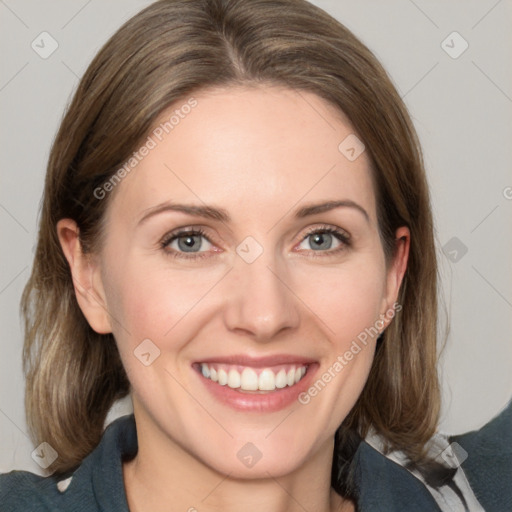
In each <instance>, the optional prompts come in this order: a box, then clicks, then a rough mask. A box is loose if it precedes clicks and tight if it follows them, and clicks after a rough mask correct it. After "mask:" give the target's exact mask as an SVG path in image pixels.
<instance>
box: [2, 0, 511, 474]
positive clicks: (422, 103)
mask: <svg viewBox="0 0 512 512" xmlns="http://www.w3.org/2000/svg"><path fill="white" fill-rule="evenodd" d="M149 3H150V2H148V1H137V0H110V1H108V2H100V1H99V0H89V1H87V0H66V1H65V0H52V1H46V2H39V1H36V0H0V42H1V45H2V48H3V52H2V53H1V57H0V115H1V123H0V130H1V134H0V144H1V149H0V150H1V155H2V159H1V168H0V169H1V178H0V226H1V230H0V236H1V242H0V243H1V268H0V318H1V322H2V323H1V337H0V472H5V471H9V470H11V469H27V470H30V471H33V472H35V473H41V470H40V468H39V466H38V465H37V464H36V463H35V462H34V461H33V460H32V458H31V452H32V450H33V446H32V445H31V443H30V441H29V439H28V437H27V435H26V424H25V418H24V410H23V391H24V382H23V375H22V371H21V351H22V335H21V328H20V319H19V313H18V304H19V299H20V296H21V292H22V289H23V286H24V284H25V282H26V280H27V278H28V276H29V273H30V267H31V264H32V258H33V252H32V249H33V246H34V243H35V237H36V225H37V223H36V222H37V215H38V208H39V202H40V197H41V194H42V189H43V179H44V171H45V166H46V160H47V158H48V153H49V149H50V144H51V141H52V139H53V137H54V135H55V132H56V130H57V127H58V124H59V121H60V119H61V116H62V113H63V109H64V107H65V105H66V103H67V102H68V100H69V99H70V97H71V94H72V92H73V91H74V89H75V87H76V85H77V83H78V80H79V77H80V76H81V75H82V73H83V72H84V71H85V69H86V67H87V65H88V64H89V62H90V60H91V59H92V57H93V56H94V54H95V53H96V52H97V50H98V49H99V48H100V47H101V45H102V44H103V43H104V42H105V41H106V39H107V38H108V37H109V36H110V35H111V34H112V33H113V32H114V31H115V30H116V29H117V28H118V27H119V26H120V25H121V23H122V22H123V21H124V20H125V19H127V18H129V17H130V16H132V15H133V14H135V13H136V12H137V11H138V10H140V9H141V8H142V7H144V6H146V5H148V4H149ZM313 3H315V4H317V5H319V6H320V7H322V8H324V9H325V10H327V11H328V12H329V13H331V14H332V15H334V16H335V17H336V18H337V19H339V20H340V21H341V22H342V23H344V24H345V25H346V26H347V27H348V28H350V29H351V30H352V31H353V32H354V33H355V34H356V35H357V36H359V37H360V38H361V39H362V40H363V42H364V43H365V44H367V45H368V46H369V47H370V49H372V50H373V51H374V53H375V54H376V55H377V57H378V58H379V59H380V60H381V62H382V63H383V64H384V66H385V67H386V69H387V70H388V72H389V73H390V75H391V77H392V79H393V81H394V83H395V85H396V87H397V88H398V91H399V92H400V94H401V95H402V97H404V100H405V102H406V104H407V106H408V108H409V110H410V113H411V115H412V117H413V120H414V123H415V126H416V128H417V130H418V133H419V135H420V139H421V142H422V145H423V150H424V154H425V162H426V166H427V172H428V178H429V182H430V185H431V191H432V200H433V208H434V214H435V220H436V236H437V240H438V253H439V260H440V266H441V273H442V276H443V288H444V289H443V297H444V299H445V302H446V306H447V310H448V316H449V323H450V325H451V330H450V334H449V337H448V343H447V346H446V349H445V350H444V352H443V355H442V360H441V374H442V375H441V377H442V385H443V414H442V423H441V426H440V429H441V430H442V431H444V432H450V433H459V432H464V431H468V430H471V429H474V428H478V427H479V426H481V425H482V424H483V423H485V422H486V421H488V420H489V419H490V418H491V417H493V416H494V415H495V414H496V413H497V412H498V411H500V410H501V409H502V408H503V406H504V405H505V403H506V402H507V401H508V399H509V398H510V396H511V395H512V371H511V361H512V343H511V335H510V333H511V327H512V315H511V313H512V266H511V261H512V260H511V255H512V237H511V233H512V229H511V228H512V215H511V213H512V172H511V163H512V122H511V121H512V44H511V43H512V31H511V30H510V28H511V27H510V20H512V1H511V0H500V1H496V0H473V1H467V0H465V1H445V0H443V1H441V0H439V1H435V2H434V1H430V2H427V1H423V0H414V1H412V0H393V1H388V2H382V1H378V0H364V1H356V0H341V1H336V0H330V1H329V0H322V1H321V0H316V1H315V2H313ZM43 31H47V32H49V33H50V34H51V36H52V37H53V38H54V39H55V40H56V41H57V43H58V48H57V50H56V51H55V52H54V53H53V54H52V55H51V56H49V57H48V58H47V59H43V58H41V57H40V56H39V55H38V54H37V53H36V52H35V51H34V50H33V49H32V47H31V43H32V41H34V40H36V43H37V41H40V39H39V38H38V36H39V34H41V32H43ZM453 31H457V32H458V33H459V34H460V35H461V36H462V37H463V38H464V40H466V41H467V43H468V44H469V47H468V49H467V50H466V51H465V52H464V53H462V54H461V55H460V56H459V57H458V58H452V57H450V56H449V55H448V54H447V53H446V51H445V50H444V49H443V47H442V42H443V41H444V40H446V42H445V43H444V47H445V48H446V45H449V46H451V47H452V48H451V50H450V51H452V52H454V51H455V52H456V51H458V50H460V49H461V48H462V46H461V40H457V38H455V39H454V38H453V36H451V38H448V39H446V38H447V36H449V35H450V34H451V33H452V32H453ZM45 47H46V48H48V47H49V46H48V45H46V46H45ZM454 237H455V240H452V241H451V242H449V241H450V240H451V239H452V238H454ZM447 243H448V245H446V244H447ZM464 247H465V248H467V252H466V253H465V254H463V250H464ZM443 248H444V249H443ZM454 251H455V252H454ZM441 327H442V326H441ZM128 407H129V404H128ZM126 410H127V409H126V403H125V404H124V405H123V404H121V405H120V406H119V407H116V410H115V411H113V413H112V415H111V417H113V416H115V415H117V414H120V413H121V412H123V411H126Z"/></svg>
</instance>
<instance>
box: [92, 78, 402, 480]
mask: <svg viewBox="0 0 512 512" xmlns="http://www.w3.org/2000/svg"><path fill="white" fill-rule="evenodd" d="M187 99H189V98H186V99H185V100H184V101H183V102H178V103H176V104H175V105H173V107H172V108H170V109H169V110H167V111H166V112H165V113H164V115H162V117H161V120H160V121H162V122H165V121H168V120H169V118H170V117H171V115H173V112H174V111H175V110H179V115H178V114H176V115H177V117H179V121H176V119H177V117H175V118H174V120H173V121H172V123H171V124H168V125H167V131H168V133H166V130H164V129H163V128H162V127H160V129H158V126H155V129H156V131H154V132H153V133H151V134H150V137H151V140H152V142H150V141H149V139H147V140H146V143H147V147H148V150H147V151H145V150H142V151H139V157H140V162H139V163H138V164H137V165H136V166H135V167H134V168H133V170H130V172H129V173H127V175H126V177H124V178H123V179H122V181H121V182H120V183H117V184H115V186H114V187H113V188H114V189H115V190H114V192H110V193H113V194H114V196H113V197H112V202H111V204H110V205H109V209H108V212H107V217H106V223H105V228H106V231H105V236H106V237H105V243H104V246H103V248H102V250H101V253H100V254H99V255H98V257H97V258H95V260H94V262H93V263H92V264H91V265H90V266H89V267H88V268H89V271H90V272H91V280H90V282H91V283H93V285H92V286H93V289H92V292H93V293H95V294H96V296H97V298H98V301H99V302H100V303H101V304H102V305H103V306H104V307H105V309H102V308H99V309H98V306H97V305H96V313H91V312H90V311H88V309H87V308H88V306H83V305H82V308H83V309H84V313H85V314H86V316H87V317H88V319H89V321H90V323H91V325H92V327H93V328H95V329H96V330H98V331H105V330H110V329H111V330H112V332H113V333H114V335H115V339H116V341H117V344H118V346H119V351H120V353H121V357H122V360H123V364H124V366H125V368H126V371H127V374H128V377H129V380H130V382H131V384H132V387H133V401H134V407H135V414H136V419H137V424H138V429H139V433H140V434H141V433H145V434H146V435H147V439H145V440H144V439H143V440H142V441H140V442H143V443H145V446H146V448H147V449H148V450H149V451H151V449H153V450H154V452H155V454H156V453H157V452H158V450H159V451H160V454H161V453H162V451H165V450H166V448H165V447H166V446H173V450H176V449H179V450H182V451H184V452H186V453H188V454H189V455H192V456H193V457H194V458H195V459H196V460H199V461H200V462H202V463H203V464H206V465H208V466H210V467H212V468H214V469H216V470H218V471H220V472H222V473H231V474H232V476H237V475H238V476H240V477H258V476H265V475H267V472H269V473H270V474H272V475H273V476H279V475H283V474H286V473H289V472H291V471H293V470H294V469H296V468H298V467H300V466H301V465H302V464H304V463H305V461H307V460H310V459H311V458H312V457H315V456H317V455H318V454H320V453H322V452H324V453H325V452H326V451H330V453H331V454H332V442H333V434H334V432H335V430H336V429H337V427H338V426H339V425H340V423H341V422H342V420H343V419H344V418H345V417H346V415H347V414H348V412H349V411H350V410H351V408H352V407H353V406H354V404H355V402H356V400H357V398H358V396H359V395H360V393H361V391H362V388H363V386H364V384H365V381H366V379H367V377H368V373H369V370H370V367H371V364H372V360H373V357H374V348H375V341H376V337H377V336H376V335H375V334H376V333H377V331H381V330H383V327H384V326H385V325H387V323H389V321H390V319H391V318H392V317H393V315H394V311H393V307H394V303H395V300H396V297H397V293H398V287H399V284H400V281H401V278H402V275H403V272H404V269H405V263H406V259H407V240H406V241H405V242H400V245H399V251H398V252H397V258H396V259H395V264H394V265H391V266H390V267H389V268H387V267H386V264H385V259H384V253H383V248H382V245H381V241H380V238H379V232H378V227H377V218H376V203H375V194H374V189H373V186H372V180H371V174H370V167H369V160H368V158H367V155H366V152H364V151H363V152H362V153H361V154H360V155H359V156H358V153H359V152H360V151H361V150H362V147H361V146H360V145H358V141H357V139H355V138H354V134H353V129H352V128H351V126H350V124H349V123H348V122H347V121H343V120H342V119H343V116H341V115H340V114H339V113H338V112H337V111H336V110H335V109H334V108H333V107H332V106H330V105H329V104H328V103H326V102H325V101H324V100H322V99H320V98H319V97H317V96H316V95H314V94H311V93H307V92H300V93H298V92H293V91H291V90H289V89H284V88H277V87H259V88H240V87H239V88H228V89H216V90H209V91H205V92H202V93H200V94H197V95H195V96H194V99H195V101H194V100H190V99H189V100H190V101H189V105H194V106H193V107H191V108H183V105H185V104H186V103H187ZM160 121H159V123H160ZM159 123H157V124H159ZM169 126H172V129H170V128H169ZM156 134H159V136H157V135H156ZM347 137H349V139H347ZM343 141H344V142H343ZM340 143H341V146H340ZM153 146H154V147H153ZM351 148H352V149H353V150H352V149H351ZM143 153H144V154H146V153H147V154H146V156H142V154H143ZM99 200H101V199H99ZM334 202H340V204H339V206H333V203H334ZM183 205H185V206H186V208H185V207H184V206H183ZM325 205H327V206H325ZM329 205H330V206H329ZM189 231H191V232H193V233H192V234H190V233H188V234H187V232H189ZM397 235H398V236H402V235H405V236H406V237H407V230H406V229H405V228H404V229H402V230H401V231H400V232H399V233H397ZM92 292H91V293H92ZM92 302H93V301H91V305H90V307H91V308H94V307H95V306H94V304H93V303H92ZM105 311H108V314H107V313H106V312H105ZM102 312H103V315H104V318H103V320H98V318H99V317H101V315H102ZM102 322H103V323H102ZM105 325H109V326H110V327H109V328H107V329H105V328H104V327H102V326H105ZM304 372H305V373H304ZM215 380H216V382H215ZM226 381H227V383H226ZM142 435H144V434H142ZM151 446H153V448H151Z"/></svg>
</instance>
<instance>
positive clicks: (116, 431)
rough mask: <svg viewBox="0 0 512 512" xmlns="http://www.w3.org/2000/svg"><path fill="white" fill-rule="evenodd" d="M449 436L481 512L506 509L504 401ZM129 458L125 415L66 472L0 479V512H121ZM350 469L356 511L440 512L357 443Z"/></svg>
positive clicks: (509, 449) (133, 441) (509, 470)
mask: <svg viewBox="0 0 512 512" xmlns="http://www.w3.org/2000/svg"><path fill="white" fill-rule="evenodd" d="M451 439H452V440H453V441H456V442H457V443H458V444H459V445H460V446H462V447H463V448H464V449H465V450H466V451H467V453H468V457H467V459H466V460H465V461H464V462H463V464H462V467H463V470H464V473H465V475H466V477H467V479H468V481H469V482H470V485H471V489H472V491H473V493H474V495H475V496H476V497H477V499H478V501H479V502H480V504H481V505H482V506H483V508H484V509H485V510H486V511H487V512H508V511H512V402H511V403H510V404H509V405H508V407H507V408H506V409H505V410H504V411H503V412H502V413H501V414H500V415H499V416H497V417H496V418H494V419H493V420H492V421H491V422H490V423H488V424H487V425H485V426H484V427H483V428H482V429H480V430H478V431H475V432H470V433H468V434H464V435H461V436H454V437H453V438H451ZM136 453H137V431H136V425H135V420H134V416H133V414H131V415H128V416H123V417H121V418H118V419H117V420H115V421H114V422H113V423H111V424H110V425H109V426H108V427H107V428H106V430H105V432H104V434H103V436H102V439H101V442H100V444H99V445H98V446H97V447H96V449H95V450H94V451H93V452H91V453H90V454H89V455H88V456H87V457H86V458H85V459H84V460H83V462H82V464H81V465H80V466H79V467H78V468H77V469H75V470H74V471H70V472H68V473H67V474H64V475H63V474H59V475H52V476H48V477H41V476H38V475H35V474H33V473H30V472H28V471H11V472H10V473H6V474H3V475H0V511H1V512H32V511H38V512H50V511H51V512H60V511H63V512H64V511H66V512H68V511H72V512H96V511H98V512H100V511H101V512H128V511H129V509H128V504H127V501H126V493H125V488H124V482H123V469H122V464H123V460H125V459H130V458H133V457H134V456H135V455H136ZM351 464H352V465H353V469H354V473H353V474H354V478H355V485H356V490H357V492H356V494H357V495H358V499H357V510H358V511H363V512H365V511H372V512H373V511H379V512H388V511H390V512H393V511H397V512H404V511H406V512H408V511H412V512H436V511H439V510H441V509H440V508H439V506H438V504H437V502H436V500H435V499H434V498H433V497H432V494H431V493H430V492H429V490H428V489H427V487H425V485H424V484H423V483H422V482H421V481H420V480H419V479H418V478H416V477H415V476H414V475H413V474H411V473H410V472H409V471H408V470H407V469H405V468H404V467H402V466H401V465H400V464H397V463H396V462H394V461H392V460H390V459H389V458H387V457H385V456H384V455H382V454H381V453H380V452H379V451H377V450H376V449H375V448H373V447H372V446H370V445H369V444H368V443H367V442H365V441H363V442H361V443H360V444H359V446H358V448H357V451H356V452H355V455H354V457H353V460H352V462H351ZM59 487H60V489H59ZM311 512H314V511H311Z"/></svg>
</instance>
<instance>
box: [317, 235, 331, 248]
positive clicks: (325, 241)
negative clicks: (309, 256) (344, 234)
mask: <svg viewBox="0 0 512 512" xmlns="http://www.w3.org/2000/svg"><path fill="white" fill-rule="evenodd" d="M330 236H331V235H330V234H329V233H324V234H322V233H317V234H316V235H313V240H314V242H315V244H318V245H317V247H316V248H321V249H329V248H330V245H331V244H330V239H329V237H330Z"/></svg>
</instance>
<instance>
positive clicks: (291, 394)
mask: <svg viewBox="0 0 512 512" xmlns="http://www.w3.org/2000/svg"><path fill="white" fill-rule="evenodd" d="M317 368H318V364H317V363H311V364H309V365H308V369H307V372H306V374H305V375H304V377H302V379H301V380H300V381H299V382H298V383H297V384H294V385H293V386H286V387H285V388H282V389H276V390H275V391H268V392H266V393H255V392H243V391H239V389H233V388H230V387H229V386H228V385H225V386H221V385H220V384H217V383H216V382H213V381H212V380H210V379H207V378H206V377H205V376H204V375H203V374H202V373H200V372H198V371H196V370H194V371H195V373H197V375H198V376H199V378H200V379H201V381H202V382H203V384H204V386H205V387H206V389H207V390H208V391H209V392H210V393H211V394H212V395H213V396H214V397H215V398H216V399H217V400H219V401H220V402H221V403H223V404H225V405H228V406H229V407H231V408H233V409H236V410H238V411H244V412H249V411H251V412H276V411H280V410H282V409H285V408H286V407H289V406H290V405H291V404H293V403H294V402H296V401H297V399H298V396H299V395H300V394H301V393H303V392H304V391H305V390H306V389H307V388H308V387H309V385H310V382H311V381H312V379H313V376H314V374H315V372H316V370H317Z"/></svg>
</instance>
